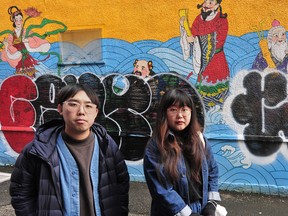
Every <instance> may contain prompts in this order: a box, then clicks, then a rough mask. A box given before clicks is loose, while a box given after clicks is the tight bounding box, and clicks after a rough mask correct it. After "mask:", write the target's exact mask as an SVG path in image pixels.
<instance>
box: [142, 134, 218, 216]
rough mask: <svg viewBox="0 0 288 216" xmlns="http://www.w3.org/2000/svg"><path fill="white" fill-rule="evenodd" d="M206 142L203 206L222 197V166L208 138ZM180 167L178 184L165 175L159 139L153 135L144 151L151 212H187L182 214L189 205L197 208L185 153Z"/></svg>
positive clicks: (163, 213)
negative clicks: (220, 184) (220, 171)
mask: <svg viewBox="0 0 288 216" xmlns="http://www.w3.org/2000/svg"><path fill="white" fill-rule="evenodd" d="M205 143H206V145H205V148H206V151H207V155H206V157H204V158H203V161H202V184H203V191H202V203H199V204H200V205H201V207H200V208H203V207H205V205H206V204H207V201H208V200H218V201H220V195H219V192H218V166H217V163H216V161H215V159H214V156H213V153H212V151H211V147H210V145H209V143H208V142H207V140H206V139H205ZM178 170H179V173H180V179H179V181H178V184H177V186H173V185H172V184H171V183H170V182H169V181H168V180H167V178H166V177H165V175H164V170H163V164H161V162H160V153H159V150H158V148H157V144H156V141H155V140H154V139H151V140H150V141H149V143H148V144H147V147H146V150H145V155H144V174H145V178H146V183H147V185H148V188H149V191H150V194H151V196H152V205H151V216H161V215H163V216H164V215H165V216H169V215H171V216H173V215H185V214H181V210H183V209H184V208H185V207H186V208H187V205H188V206H190V207H191V208H192V209H193V203H190V202H189V193H188V191H189V190H188V180H187V177H186V166H185V162H184V157H183V155H181V157H180V160H179V162H178ZM159 179H161V180H159Z"/></svg>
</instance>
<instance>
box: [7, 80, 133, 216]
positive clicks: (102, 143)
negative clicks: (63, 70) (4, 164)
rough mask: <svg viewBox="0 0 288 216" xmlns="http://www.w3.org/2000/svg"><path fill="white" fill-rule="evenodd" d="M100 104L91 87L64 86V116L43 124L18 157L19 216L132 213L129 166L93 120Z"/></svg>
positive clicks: (15, 194) (13, 189)
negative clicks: (129, 204) (129, 197)
mask: <svg viewBox="0 0 288 216" xmlns="http://www.w3.org/2000/svg"><path fill="white" fill-rule="evenodd" d="M98 107H99V99H98V97H97V95H96V93H95V92H94V91H93V90H92V89H90V88H89V87H88V86H85V85H79V84H76V85H67V86H65V87H64V88H62V89H61V90H60V92H59V96H58V112H59V113H60V115H61V116H62V117H63V119H61V120H52V121H50V122H47V123H45V124H43V125H41V126H40V127H39V128H38V129H37V131H36V134H35V138H34V140H33V141H32V142H31V143H30V144H28V145H26V146H25V147H24V149H23V151H22V152H21V154H20V155H19V157H18V159H17V161H16V164H15V169H14V171H13V173H12V176H11V185H10V195H11V197H12V200H11V204H12V206H13V207H14V209H15V213H16V215H23V216H24V215H25V216H27V215H53V216H59V215H81V216H86V215H89V216H90V215H97V216H98V215H105V216H119V215H123V216H124V215H125V216H127V215H128V190H129V175H128V172H127V167H126V164H125V161H124V160H123V157H122V155H121V153H120V151H119V149H118V146H117V144H116V143H115V142H114V140H113V139H112V138H111V137H110V136H109V135H108V134H107V131H106V130H105V129H104V128H103V127H102V126H101V125H99V124H96V123H95V122H94V121H95V118H96V117H97V114H98Z"/></svg>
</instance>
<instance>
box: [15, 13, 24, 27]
mask: <svg viewBox="0 0 288 216" xmlns="http://www.w3.org/2000/svg"><path fill="white" fill-rule="evenodd" d="M14 23H15V25H16V29H21V28H22V26H23V17H22V16H21V15H20V14H19V15H17V16H15V18H14Z"/></svg>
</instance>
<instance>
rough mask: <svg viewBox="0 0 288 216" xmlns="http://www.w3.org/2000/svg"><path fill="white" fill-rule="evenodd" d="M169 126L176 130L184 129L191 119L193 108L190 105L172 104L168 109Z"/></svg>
mask: <svg viewBox="0 0 288 216" xmlns="http://www.w3.org/2000/svg"><path fill="white" fill-rule="evenodd" d="M166 112H167V121H168V126H169V127H170V128H171V129H172V130H175V131H182V130H184V129H185V128H186V127H187V126H188V125H189V123H190V120H191V112H192V111H191V108H190V107H188V106H184V107H179V106H178V105H172V106H170V107H168V109H167V111H166Z"/></svg>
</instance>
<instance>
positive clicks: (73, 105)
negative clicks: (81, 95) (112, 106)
mask: <svg viewBox="0 0 288 216" xmlns="http://www.w3.org/2000/svg"><path fill="white" fill-rule="evenodd" d="M63 103H65V104H66V105H67V110H68V111H70V112H77V111H79V109H80V106H82V107H83V109H84V111H85V113H87V114H91V113H93V112H95V111H96V109H97V105H96V104H93V103H84V104H80V103H79V102H77V101H64V102H63Z"/></svg>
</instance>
